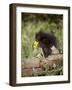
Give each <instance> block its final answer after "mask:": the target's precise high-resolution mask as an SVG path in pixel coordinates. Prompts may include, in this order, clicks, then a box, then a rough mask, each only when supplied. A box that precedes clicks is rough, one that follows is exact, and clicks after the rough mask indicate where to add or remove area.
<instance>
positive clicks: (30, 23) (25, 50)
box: [21, 13, 63, 59]
mask: <svg viewBox="0 0 72 90" xmlns="http://www.w3.org/2000/svg"><path fill="white" fill-rule="evenodd" d="M21 19H22V20H21V25H22V26H21V58H22V59H24V58H32V57H33V51H34V49H33V43H34V41H35V34H36V32H39V31H40V30H41V29H42V30H43V31H44V32H49V33H54V35H55V36H56V37H57V46H58V49H59V50H60V51H63V15H58V14H57V15H56V14H34V13H33V14H32V13H22V17H21Z"/></svg>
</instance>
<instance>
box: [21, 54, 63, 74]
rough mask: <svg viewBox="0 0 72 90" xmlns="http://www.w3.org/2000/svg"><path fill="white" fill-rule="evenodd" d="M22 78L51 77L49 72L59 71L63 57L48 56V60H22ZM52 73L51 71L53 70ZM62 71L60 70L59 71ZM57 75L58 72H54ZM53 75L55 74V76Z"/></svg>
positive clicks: (58, 55) (57, 55) (59, 55)
mask: <svg viewBox="0 0 72 90" xmlns="http://www.w3.org/2000/svg"><path fill="white" fill-rule="evenodd" d="M21 65H22V66H21V68H22V76H38V75H47V74H48V75H49V74H50V75H51V72H54V73H55V71H56V70H59V68H61V66H63V55H62V54H56V55H50V56H48V58H35V57H34V58H32V59H31V60H30V59H25V60H22V64H21ZM53 69H54V71H51V70H53ZM55 69H56V70H55ZM61 70H62V69H61ZM56 73H58V72H56ZM56 73H55V74H56Z"/></svg>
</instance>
